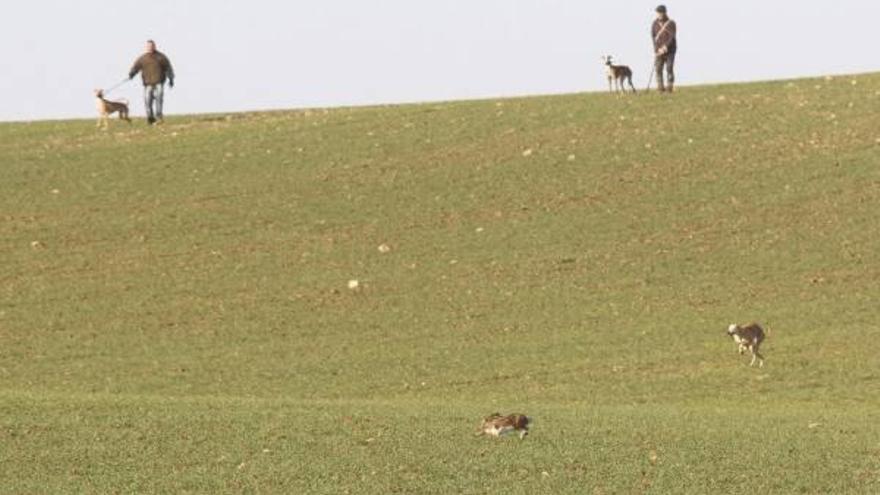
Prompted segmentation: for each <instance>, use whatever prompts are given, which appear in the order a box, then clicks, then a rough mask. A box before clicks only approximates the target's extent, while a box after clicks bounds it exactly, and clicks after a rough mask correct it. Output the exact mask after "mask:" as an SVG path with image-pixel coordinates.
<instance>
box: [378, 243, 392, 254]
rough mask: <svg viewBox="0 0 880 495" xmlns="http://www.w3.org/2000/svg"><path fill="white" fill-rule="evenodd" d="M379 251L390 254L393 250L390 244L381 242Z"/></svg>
mask: <svg viewBox="0 0 880 495" xmlns="http://www.w3.org/2000/svg"><path fill="white" fill-rule="evenodd" d="M379 252H380V253H382V254H388V253H390V252H391V246H389V245H388V244H379Z"/></svg>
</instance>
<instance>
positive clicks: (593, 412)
mask: <svg viewBox="0 0 880 495" xmlns="http://www.w3.org/2000/svg"><path fill="white" fill-rule="evenodd" d="M170 105H171V106H172V107H173V105H174V102H173V101H171V102H170ZM878 111H880V75H877V74H875V75H859V76H851V77H835V78H826V79H816V80H798V81H791V82H773V83H759V84H748V85H730V86H714V87H692V88H683V89H682V91H681V92H679V93H678V94H676V95H674V96H672V97H660V96H658V95H654V94H652V95H641V96H638V97H628V98H618V97H614V96H611V95H604V94H589V95H570V96H554V97H537V98H527V99H517V100H504V101H478V102H461V103H444V104H426V105H415V106H402V107H385V108H360V109H337V110H329V111H323V110H310V111H290V112H271V113H253V114H235V115H228V116H226V115H214V116H183V117H175V118H171V119H169V121H168V123H167V124H166V125H165V126H163V127H159V128H147V127H146V125H144V123H143V122H142V121H141V122H137V123H136V124H135V125H133V126H132V127H131V128H129V127H127V126H126V125H124V124H121V123H118V122H114V125H113V127H112V128H111V131H110V132H100V131H96V130H95V129H94V122H93V121H71V122H35V123H29V124H25V123H16V124H2V125H0V164H2V165H0V492H2V493H21V494H31V493H310V494H311V493H316V494H317V493H326V494H338V493H352V494H367V493H375V494H390V493H406V494H417V493H436V494H452V493H466V494H477V493H504V494H535V493H572V494H575V493H577V494H582V493H586V494H611V493H655V494H671V493H707V494H709V493H711V494H720V493H725V494H733V493H749V494H751V493H866V494H867V493H880V343H878V339H877V338H878V335H880V333H878V323H877V322H878V316H880V315H878V300H880V283H878V281H880V223H878V221H877V215H878V207H880V163H878V161H880V126H878V115H880V112H878ZM383 244H385V245H387V246H388V247H389V248H390V250H385V251H388V252H380V250H379V249H378V247H379V246H380V245H383ZM349 280H357V281H358V282H359V287H358V288H357V289H356V290H350V289H349V288H348V286H347V284H348V282H349ZM751 320H758V321H761V322H763V323H765V324H766V325H767V326H768V327H769V328H770V335H769V337H768V340H767V342H766V344H765V347H764V354H765V355H766V357H767V365H766V366H765V367H764V368H761V369H759V368H757V367H755V368H749V367H748V366H747V364H748V359H747V358H746V357H743V356H739V355H737V354H736V349H735V346H734V344H733V343H732V342H731V341H730V340H729V339H728V338H727V337H726V336H725V335H724V330H725V329H726V327H727V325H728V324H730V323H732V322H740V323H746V322H748V321H751ZM495 411H500V412H505V413H507V412H523V413H527V414H529V415H530V416H532V417H533V418H534V420H535V424H534V427H533V430H532V434H531V435H530V436H529V437H528V438H527V439H526V440H524V441H519V440H517V439H515V438H507V439H501V440H495V439H491V440H490V439H487V438H478V437H475V436H474V431H475V429H476V427H477V425H478V423H479V420H480V418H481V417H482V416H484V415H487V414H489V413H492V412H495Z"/></svg>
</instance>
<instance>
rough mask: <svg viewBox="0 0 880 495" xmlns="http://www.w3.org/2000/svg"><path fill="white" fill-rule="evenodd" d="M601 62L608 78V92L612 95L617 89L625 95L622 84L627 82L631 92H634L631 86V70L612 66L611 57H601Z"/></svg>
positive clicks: (621, 66) (625, 67)
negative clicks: (603, 63)
mask: <svg viewBox="0 0 880 495" xmlns="http://www.w3.org/2000/svg"><path fill="white" fill-rule="evenodd" d="M602 61H603V62H605V67H606V69H605V70H606V75H607V76H608V91H610V92H612V93H613V92H614V90H615V89H617V91H622V92H624V93H626V87H624V85H623V83H624V82H629V87H630V88H632V92H633V93H635V92H636V87H635V86H633V73H632V69H630V68H629V67H627V66H625V65H614V63H613V62H612V61H611V55H606V56H604V57H602Z"/></svg>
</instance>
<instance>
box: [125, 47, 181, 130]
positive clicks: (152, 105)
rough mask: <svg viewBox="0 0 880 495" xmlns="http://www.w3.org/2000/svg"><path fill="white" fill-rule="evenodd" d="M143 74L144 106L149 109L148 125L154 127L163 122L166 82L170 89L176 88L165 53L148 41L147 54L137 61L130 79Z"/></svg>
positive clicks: (172, 71)
mask: <svg viewBox="0 0 880 495" xmlns="http://www.w3.org/2000/svg"><path fill="white" fill-rule="evenodd" d="M138 72H140V73H141V79H142V80H143V82H144V104H145V105H146V107H147V123H148V124H150V125H152V124H155V123H156V122H157V121H158V122H159V123H161V122H162V121H163V120H162V99H163V97H164V95H165V81H166V80H167V81H168V87H170V88H173V87H174V69H172V68H171V62H170V61H169V60H168V57H166V56H165V54H164V53H162V52H160V51H158V50H156V43H155V42H154V41H153V40H147V49H146V53H144V54H143V55H141V56H140V57H138V59H137V60H135V62H134V65H132V66H131V70H130V71H128V78H129V79H134V76H135V75H137V73H138Z"/></svg>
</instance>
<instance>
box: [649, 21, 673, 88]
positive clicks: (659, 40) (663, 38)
mask: <svg viewBox="0 0 880 495" xmlns="http://www.w3.org/2000/svg"><path fill="white" fill-rule="evenodd" d="M656 12H657V19H656V20H655V21H654V24H653V25H652V26H651V36H652V37H653V38H654V73H655V74H657V89H658V90H660V91H661V92H663V91H669V92H670V93H671V92H672V90H673V87H674V86H675V52H676V50H678V42H677V41H676V34H677V31H678V29H677V28H678V26H676V24H675V21H673V20H672V19H670V18H669V16H668V15H667V14H666V6H665V5H660V6H659V7H657V9H656ZM664 67H665V68H666V82H667V84H664V82H663V68H664Z"/></svg>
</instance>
